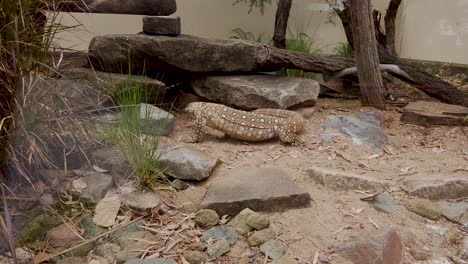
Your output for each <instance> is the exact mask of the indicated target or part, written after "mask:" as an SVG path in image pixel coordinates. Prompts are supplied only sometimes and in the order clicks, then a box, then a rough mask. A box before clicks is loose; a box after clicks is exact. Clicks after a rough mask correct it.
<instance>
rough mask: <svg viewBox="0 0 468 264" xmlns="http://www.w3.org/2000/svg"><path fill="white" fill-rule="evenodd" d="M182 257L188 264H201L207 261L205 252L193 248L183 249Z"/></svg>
mask: <svg viewBox="0 0 468 264" xmlns="http://www.w3.org/2000/svg"><path fill="white" fill-rule="evenodd" d="M184 258H185V260H186V261H187V262H188V263H190V264H203V263H205V262H207V261H208V255H207V254H206V253H205V252H200V251H194V250H187V251H184Z"/></svg>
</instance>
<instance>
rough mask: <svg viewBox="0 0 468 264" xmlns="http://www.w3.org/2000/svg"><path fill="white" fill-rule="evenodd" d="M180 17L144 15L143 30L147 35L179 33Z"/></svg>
mask: <svg viewBox="0 0 468 264" xmlns="http://www.w3.org/2000/svg"><path fill="white" fill-rule="evenodd" d="M180 30H181V26H180V17H178V16H175V15H170V16H144V17H143V32H144V33H145V34H147V35H159V36H173V37H177V36H179V35H180Z"/></svg>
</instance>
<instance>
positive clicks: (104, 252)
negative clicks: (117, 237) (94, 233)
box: [94, 242, 122, 263]
mask: <svg viewBox="0 0 468 264" xmlns="http://www.w3.org/2000/svg"><path fill="white" fill-rule="evenodd" d="M121 250H122V248H121V247H120V246H119V245H117V244H114V243H110V242H109V243H105V244H102V245H98V246H97V247H96V248H95V250H94V254H96V255H97V256H101V257H103V258H106V259H107V261H108V262H109V263H114V262H115V261H116V258H115V255H117V253H118V252H120V251H121Z"/></svg>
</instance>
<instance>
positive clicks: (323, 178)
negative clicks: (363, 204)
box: [307, 167, 388, 191]
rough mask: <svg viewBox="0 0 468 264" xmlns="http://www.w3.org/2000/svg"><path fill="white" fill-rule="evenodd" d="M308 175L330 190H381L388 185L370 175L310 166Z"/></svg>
mask: <svg viewBox="0 0 468 264" xmlns="http://www.w3.org/2000/svg"><path fill="white" fill-rule="evenodd" d="M307 173H308V175H309V176H310V177H311V178H312V180H313V181H315V182H316V183H318V184H321V185H323V186H325V187H327V188H330V189H332V190H342V191H347V190H374V191H375V190H381V189H386V188H387V187H388V183H387V182H383V181H379V180H377V179H375V178H373V177H371V176H366V175H359V174H355V173H350V172H345V171H337V170H332V169H325V168H320V167H310V168H308V169H307Z"/></svg>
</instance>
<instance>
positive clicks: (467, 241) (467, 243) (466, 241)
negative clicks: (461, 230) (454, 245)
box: [461, 236, 468, 260]
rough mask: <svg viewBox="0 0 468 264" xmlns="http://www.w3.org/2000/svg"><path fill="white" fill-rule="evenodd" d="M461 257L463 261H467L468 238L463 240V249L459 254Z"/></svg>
mask: <svg viewBox="0 0 468 264" xmlns="http://www.w3.org/2000/svg"><path fill="white" fill-rule="evenodd" d="M461 256H462V258H463V259H465V260H468V236H465V237H464V238H463V249H462V252H461Z"/></svg>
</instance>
